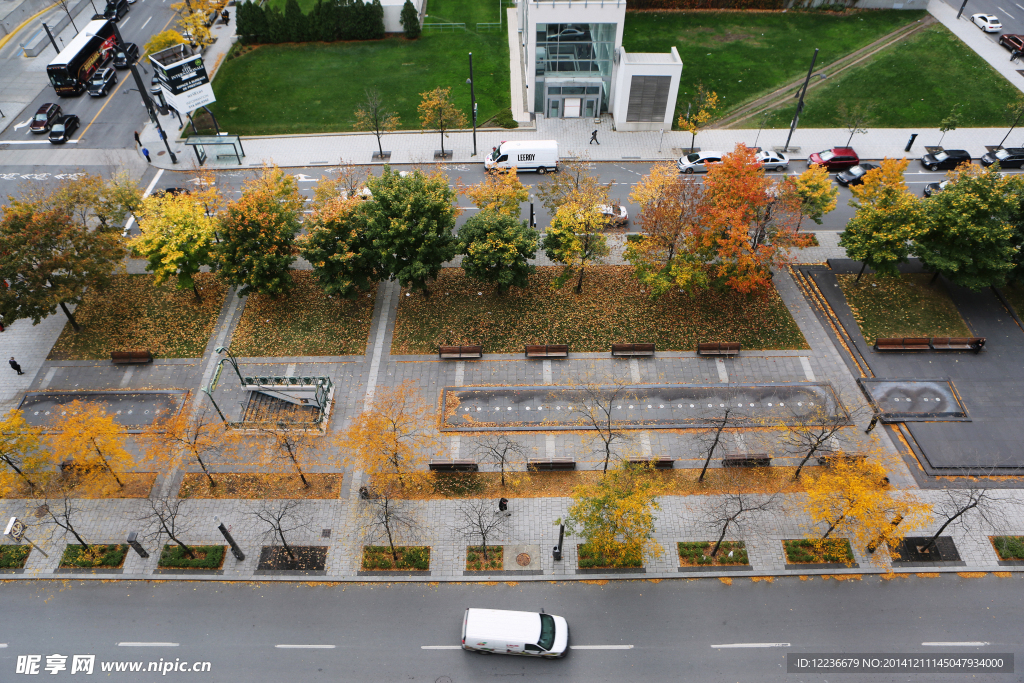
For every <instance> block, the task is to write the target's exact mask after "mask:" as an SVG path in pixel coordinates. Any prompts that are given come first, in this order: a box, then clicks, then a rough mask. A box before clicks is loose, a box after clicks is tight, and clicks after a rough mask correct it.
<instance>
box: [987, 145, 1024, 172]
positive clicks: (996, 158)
mask: <svg viewBox="0 0 1024 683" xmlns="http://www.w3.org/2000/svg"><path fill="white" fill-rule="evenodd" d="M996 163H998V164H999V167H1000V168H1021V167H1022V166H1024V147H1007V148H1006V149H997V150H996V151H994V152H988V153H986V154H985V155H984V156H982V157H981V165H982V166H991V165H992V164H996Z"/></svg>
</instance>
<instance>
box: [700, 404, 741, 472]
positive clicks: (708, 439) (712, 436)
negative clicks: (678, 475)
mask: <svg viewBox="0 0 1024 683" xmlns="http://www.w3.org/2000/svg"><path fill="white" fill-rule="evenodd" d="M731 412H732V408H726V409H725V412H724V413H722V415H721V417H714V418H711V419H710V420H709V421H710V422H711V423H712V424H714V425H715V426H714V431H712V432H705V433H704V434H702V435H701V437H700V440H701V441H703V442H704V444H703V446H704V448H703V449H702V450H705V449H706V451H707V458H705V459H704V467H703V468H702V469H701V471H700V476H699V477H697V482H698V483H700V482H702V481H704V474H705V473H706V472H707V471H708V465H710V464H711V458H713V457H715V449H717V448H718V444H720V443H721V442H722V432H723V431H725V428H726V427H727V426H729V414H730V413H731Z"/></svg>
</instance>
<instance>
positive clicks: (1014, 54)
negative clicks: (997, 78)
mask: <svg viewBox="0 0 1024 683" xmlns="http://www.w3.org/2000/svg"><path fill="white" fill-rule="evenodd" d="M1020 55H1021V52H1020V50H1010V61H1011V62H1016V61H1017V60H1018V59H1020Z"/></svg>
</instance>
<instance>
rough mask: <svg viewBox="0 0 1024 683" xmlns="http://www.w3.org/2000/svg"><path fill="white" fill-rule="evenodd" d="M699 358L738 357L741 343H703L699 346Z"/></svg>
mask: <svg viewBox="0 0 1024 683" xmlns="http://www.w3.org/2000/svg"><path fill="white" fill-rule="evenodd" d="M697 355H698V356H738V355H740V343H739V342H703V343H700V344H697Z"/></svg>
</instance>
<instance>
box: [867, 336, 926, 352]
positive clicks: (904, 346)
mask: <svg viewBox="0 0 1024 683" xmlns="http://www.w3.org/2000/svg"><path fill="white" fill-rule="evenodd" d="M931 348H932V345H931V341H930V340H929V339H928V337H893V338H891V339H890V338H882V337H879V338H878V339H876V340H875V351H930V350H931Z"/></svg>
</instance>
